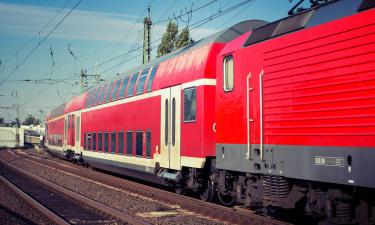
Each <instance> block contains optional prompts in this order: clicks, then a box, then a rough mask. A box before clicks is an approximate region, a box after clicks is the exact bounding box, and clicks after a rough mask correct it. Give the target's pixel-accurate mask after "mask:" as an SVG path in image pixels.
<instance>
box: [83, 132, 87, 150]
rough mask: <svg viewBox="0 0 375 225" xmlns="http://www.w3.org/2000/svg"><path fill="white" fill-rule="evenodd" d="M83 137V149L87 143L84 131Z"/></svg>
mask: <svg viewBox="0 0 375 225" xmlns="http://www.w3.org/2000/svg"><path fill="white" fill-rule="evenodd" d="M83 136H84V139H83V149H87V145H86V143H87V141H86V138H87V135H86V133H84V135H83Z"/></svg>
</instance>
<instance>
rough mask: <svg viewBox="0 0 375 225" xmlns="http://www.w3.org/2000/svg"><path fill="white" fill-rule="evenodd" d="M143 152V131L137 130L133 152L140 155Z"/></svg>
mask: <svg viewBox="0 0 375 225" xmlns="http://www.w3.org/2000/svg"><path fill="white" fill-rule="evenodd" d="M142 152H143V132H142V131H137V132H136V135H135V154H136V155H137V156H142Z"/></svg>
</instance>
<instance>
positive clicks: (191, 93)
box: [184, 87, 197, 122]
mask: <svg viewBox="0 0 375 225" xmlns="http://www.w3.org/2000/svg"><path fill="white" fill-rule="evenodd" d="M196 98H197V94H196V88H195V87H194V88H188V89H185V90H184V122H190V121H195V117H196V111H197V108H196V107H197V101H196Z"/></svg>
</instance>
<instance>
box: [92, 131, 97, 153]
mask: <svg viewBox="0 0 375 225" xmlns="http://www.w3.org/2000/svg"><path fill="white" fill-rule="evenodd" d="M92 150H94V151H96V133H92Z"/></svg>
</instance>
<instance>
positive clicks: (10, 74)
mask: <svg viewBox="0 0 375 225" xmlns="http://www.w3.org/2000/svg"><path fill="white" fill-rule="evenodd" d="M81 2H82V0H79V1H78V2H77V3H76V4H75V5H74V6H73V8H71V9H70V10H69V11H68V12H67V13H66V14H65V16H64V17H63V18H62V19H61V20H60V21H59V22H58V23H57V24H56V25H55V26H54V27H53V28H52V30H50V32H48V34H47V35H46V36H44V38H43V39H42V40H40V41H39V42H38V43H37V44H36V45H35V46H34V48H33V49H32V50H31V51H30V52H29V54H27V55H26V57H25V58H24V59H23V60H22V61H21V62H20V63H19V64H17V65H16V67H15V68H14V69H13V70H12V71H11V72H10V73H9V74H8V76H6V77H5V79H4V80H3V81H2V82H1V83H0V85H1V84H4V83H5V82H6V81H7V80H8V79H9V77H11V76H12V75H13V74H14V73H15V72H16V71H17V69H18V68H20V67H21V66H22V65H23V64H24V63H25V62H26V60H28V59H29V57H30V56H31V55H32V54H33V53H34V52H35V51H36V50H37V49H38V47H39V46H40V45H41V44H42V43H43V42H44V41H45V40H46V39H47V38H48V37H49V36H50V35H51V34H52V33H53V32H54V31H55V30H56V29H57V28H58V27H59V26H60V25H61V24H62V23H63V22H64V21H65V19H66V18H67V17H68V16H69V15H70V14H71V13H72V12H73V10H74V9H75V8H77V6H78V5H79V4H80V3H81Z"/></svg>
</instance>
